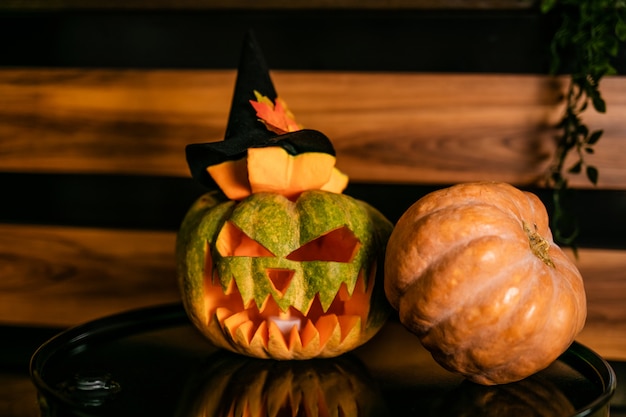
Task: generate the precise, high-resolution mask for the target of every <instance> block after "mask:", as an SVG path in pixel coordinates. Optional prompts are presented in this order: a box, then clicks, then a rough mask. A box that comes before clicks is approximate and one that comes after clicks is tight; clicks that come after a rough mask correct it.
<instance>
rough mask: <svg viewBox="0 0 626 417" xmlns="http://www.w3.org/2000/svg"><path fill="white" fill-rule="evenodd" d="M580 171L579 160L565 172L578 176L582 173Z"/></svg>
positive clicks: (580, 164) (581, 165)
mask: <svg viewBox="0 0 626 417" xmlns="http://www.w3.org/2000/svg"><path fill="white" fill-rule="evenodd" d="M582 169H583V161H582V159H580V160H579V161H578V162H576V163H575V164H574V165H572V166H571V167H570V169H568V170H567V172H570V173H572V174H578V173H580V172H581V171H582Z"/></svg>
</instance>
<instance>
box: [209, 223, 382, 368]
mask: <svg viewBox="0 0 626 417" xmlns="http://www.w3.org/2000/svg"><path fill="white" fill-rule="evenodd" d="M360 248H361V242H360V241H359V239H358V238H357V237H356V236H355V234H354V233H353V232H352V231H351V230H350V229H349V228H348V227H346V226H344V227H339V228H336V229H333V230H330V231H328V232H327V233H324V234H322V235H321V236H318V237H317V238H315V239H313V240H311V241H309V242H306V243H305V244H303V245H302V246H300V247H299V248H297V249H295V250H293V251H291V252H290V253H289V254H287V255H286V256H285V259H287V260H289V261H293V262H297V263H301V262H317V263H325V262H335V263H351V262H352V261H353V260H354V259H355V256H356V255H357V253H358V252H359V250H360ZM216 249H217V252H218V253H219V255H220V256H221V257H222V261H223V260H226V259H228V258H236V257H240V258H249V259H251V260H252V259H254V258H275V257H276V255H275V254H273V253H272V252H271V251H270V250H269V249H267V248H266V247H264V246H263V245H261V244H260V243H259V242H258V241H256V240H255V239H253V238H252V237H250V236H248V235H247V234H246V233H245V232H244V231H242V230H241V229H240V228H238V227H237V226H236V225H235V224H234V223H232V222H230V221H227V222H226V223H225V224H224V226H223V227H222V229H221V231H220V233H219V235H218V237H217V240H216ZM211 253H212V251H211V248H210V247H209V246H208V244H207V248H206V251H205V267H204V277H205V278H204V283H205V285H204V299H205V308H206V309H207V311H208V317H216V318H217V322H218V323H219V325H220V327H221V329H222V331H223V332H224V333H226V334H228V335H229V336H230V338H231V339H232V340H233V341H234V342H235V344H238V345H240V346H243V347H246V348H250V349H252V350H254V351H257V350H258V349H262V350H268V349H269V350H271V351H272V356H273V357H276V358H281V357H284V358H294V357H296V358H297V357H303V358H306V357H313V356H317V354H318V352H320V351H322V350H323V349H324V348H325V347H326V346H327V345H328V344H329V343H331V344H332V346H336V347H337V349H338V350H342V345H343V344H344V343H353V341H354V340H358V339H360V338H361V332H362V326H365V324H366V323H367V318H368V314H369V310H370V299H371V295H372V289H373V287H374V278H375V272H376V267H375V265H374V266H373V267H371V268H368V269H369V271H371V272H370V276H369V277H365V275H364V274H365V272H364V271H363V270H361V271H360V272H359V276H358V278H357V280H356V283H355V285H354V287H353V288H348V286H347V285H346V283H345V282H343V283H342V284H341V285H340V287H339V291H337V292H336V295H335V297H334V299H332V301H331V302H330V303H328V302H326V303H322V302H321V300H320V296H319V294H316V295H315V296H314V297H312V299H311V302H309V303H308V304H307V305H305V306H304V308H301V309H300V310H298V309H297V308H295V307H294V306H293V305H288V306H285V304H284V303H282V302H281V301H282V297H283V296H284V295H285V294H287V292H288V291H289V289H290V287H291V286H292V284H293V282H292V280H293V278H294V274H295V270H294V269H289V268H284V267H280V268H273V267H267V268H265V273H266V276H267V278H268V282H269V283H270V285H271V290H270V291H268V292H267V294H266V296H265V298H264V299H263V301H262V302H261V303H260V304H259V303H258V302H255V300H254V299H250V300H249V301H248V302H247V303H244V301H243V299H244V297H242V295H241V293H240V291H239V288H238V287H237V284H236V280H235V279H231V280H230V281H229V282H230V283H229V285H228V286H227V287H226V288H224V286H223V284H222V281H221V280H220V277H219V268H216V265H215V260H214V259H213V257H212V256H211ZM366 278H367V279H366ZM366 282H367V284H366ZM324 304H326V305H324ZM281 305H282V307H281ZM347 339H350V340H349V341H347ZM328 356H332V355H331V354H329V355H328Z"/></svg>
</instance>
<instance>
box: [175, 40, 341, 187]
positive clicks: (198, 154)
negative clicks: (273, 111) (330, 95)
mask: <svg viewBox="0 0 626 417" xmlns="http://www.w3.org/2000/svg"><path fill="white" fill-rule="evenodd" d="M255 91H257V92H259V93H260V94H261V95H263V96H266V97H267V98H269V99H271V100H272V102H275V101H276V98H277V94H276V90H275V89H274V84H273V83H272V79H271V78H270V74H269V70H268V67H267V64H266V62H265V59H264V57H263V54H262V53H261V50H260V48H259V46H258V44H257V42H256V39H255V38H254V35H253V33H252V32H248V33H247V34H246V37H245V39H244V42H243V46H242V49H241V56H240V61H239V66H238V69H237V79H236V83H235V90H234V92H233V98H232V103H231V108H230V115H229V118H228V125H227V127H226V134H225V138H224V140H223V141H219V142H210V143H196V144H190V145H187V147H186V156H187V163H188V165H189V168H190V171H191V175H192V176H193V178H194V179H196V180H197V181H199V182H200V183H201V184H203V185H205V186H207V187H213V186H215V182H214V181H213V179H212V178H211V176H210V175H209V174H208V172H207V167H209V166H213V165H217V164H220V163H222V162H226V161H235V160H238V159H241V158H244V157H245V156H246V153H247V150H248V149H249V148H262V147H270V146H278V147H281V148H283V149H284V150H285V151H287V153H289V154H290V155H298V154H301V153H304V152H321V153H327V154H330V155H333V156H334V155H335V149H334V147H333V145H332V143H331V141H330V139H328V137H326V135H324V134H323V133H321V132H319V131H317V130H311V129H302V130H297V131H294V132H289V133H284V134H277V133H274V132H272V131H270V130H268V129H267V128H266V126H265V125H264V123H263V122H261V121H260V120H259V118H258V117H257V115H256V111H255V109H254V108H253V106H252V105H251V104H250V101H251V100H255V99H256V96H255V93H254V92H255Z"/></svg>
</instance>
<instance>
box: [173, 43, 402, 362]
mask: <svg viewBox="0 0 626 417" xmlns="http://www.w3.org/2000/svg"><path fill="white" fill-rule="evenodd" d="M186 152H187V160H188V163H189V166H190V169H191V172H192V175H193V177H194V178H195V179H197V180H199V181H200V182H201V183H203V184H205V185H207V186H208V187H213V188H215V187H214V186H215V185H217V186H218V187H219V188H220V189H221V192H212V193H208V194H206V195H204V196H203V197H201V198H200V199H199V200H198V201H197V202H196V203H195V205H194V206H192V208H191V209H190V211H189V213H188V214H187V216H186V217H185V219H184V220H183V224H182V226H181V229H180V232H179V238H178V243H177V259H178V276H179V283H180V288H181V293H182V296H183V301H184V304H185V307H186V309H187V311H188V313H189V316H190V318H191V320H192V322H193V323H194V324H195V325H196V327H198V328H199V329H200V330H201V331H202V333H203V334H205V335H206V336H207V337H208V338H209V339H210V340H211V341H213V343H215V344H216V345H218V346H221V347H224V348H227V349H230V350H233V351H235V352H240V353H243V354H247V355H251V356H256V357H262V358H276V359H308V358H313V357H331V356H337V355H339V354H341V353H344V352H346V351H348V350H351V349H353V348H355V347H357V346H359V345H361V344H362V343H364V342H365V341H367V340H368V339H369V338H371V337H372V336H373V335H374V333H376V331H377V330H378V329H380V327H381V326H382V325H383V323H384V321H385V319H386V317H387V315H388V312H389V309H388V303H387V301H386V298H385V296H384V290H383V285H382V281H381V280H380V279H377V278H376V271H377V266H381V267H382V260H383V259H384V255H383V252H384V248H385V245H386V242H387V239H388V238H389V235H390V234H391V230H392V224H391V223H390V222H389V221H388V220H387V219H385V218H384V216H382V215H381V214H380V213H379V212H378V211H377V210H375V209H374V208H373V207H371V206H369V205H367V204H366V203H364V202H362V201H358V200H355V199H353V198H351V197H349V196H347V195H344V194H341V193H342V191H343V189H344V188H345V187H346V185H347V176H346V175H344V174H343V173H341V172H340V171H339V170H338V169H337V168H335V153H334V148H333V146H332V144H331V142H330V140H329V139H328V138H327V137H326V136H325V135H324V134H322V133H321V132H318V131H315V130H310V129H302V128H301V127H300V125H298V124H297V123H295V119H294V117H293V114H292V113H291V112H289V110H288V109H287V107H286V104H285V103H284V102H283V101H282V100H280V99H279V98H278V97H277V95H276V92H275V91H274V87H273V84H272V82H271V79H270V77H269V73H268V70H267V68H266V66H265V63H264V61H263V59H262V57H261V56H260V55H259V53H258V47H257V46H256V43H255V42H254V40H253V38H252V37H251V36H248V37H247V38H246V42H245V43H244V48H243V50H242V59H241V61H240V66H239V71H238V75H237V83H236V86H235V94H234V97H233V103H232V105H231V113H230V118H229V122H228V126H227V129H226V138H225V140H224V141H220V142H210V143H200V144H192V145H189V146H187V149H186ZM381 272H382V268H381Z"/></svg>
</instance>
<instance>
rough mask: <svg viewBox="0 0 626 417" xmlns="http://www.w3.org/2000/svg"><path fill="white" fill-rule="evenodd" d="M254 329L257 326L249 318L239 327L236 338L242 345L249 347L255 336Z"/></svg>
mask: <svg viewBox="0 0 626 417" xmlns="http://www.w3.org/2000/svg"><path fill="white" fill-rule="evenodd" d="M254 329H255V326H254V323H253V322H252V321H250V320H248V321H246V322H243V323H241V325H240V326H239V327H237V329H236V332H235V335H234V339H235V340H236V341H237V342H238V343H240V344H241V345H242V346H244V347H246V348H248V347H250V342H251V341H252V337H253V336H254Z"/></svg>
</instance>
